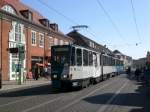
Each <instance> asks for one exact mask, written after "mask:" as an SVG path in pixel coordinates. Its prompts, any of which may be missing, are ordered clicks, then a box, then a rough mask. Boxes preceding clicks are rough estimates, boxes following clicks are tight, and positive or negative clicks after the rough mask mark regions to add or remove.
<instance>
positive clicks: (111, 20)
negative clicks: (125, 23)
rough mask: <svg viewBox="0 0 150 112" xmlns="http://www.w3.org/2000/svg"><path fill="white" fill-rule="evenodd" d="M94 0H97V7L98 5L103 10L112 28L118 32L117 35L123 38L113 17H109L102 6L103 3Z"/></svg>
mask: <svg viewBox="0 0 150 112" xmlns="http://www.w3.org/2000/svg"><path fill="white" fill-rule="evenodd" d="M96 1H97V3H98V5H99V7H100V8H101V9H102V10H103V12H104V13H105V15H106V17H107V18H108V19H109V21H110V22H111V24H112V26H113V28H114V29H115V30H116V32H117V33H118V35H119V37H120V38H121V39H123V40H124V38H123V36H122V34H121V32H120V30H119V28H118V27H117V25H116V23H115V22H114V21H113V19H112V18H111V16H110V14H109V13H108V12H107V11H106V9H105V8H104V6H103V4H102V3H101V1H100V0H96Z"/></svg>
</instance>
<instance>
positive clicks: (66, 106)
mask: <svg viewBox="0 0 150 112" xmlns="http://www.w3.org/2000/svg"><path fill="white" fill-rule="evenodd" d="M115 82H116V81H115ZM112 83H114V81H113V82H111V83H108V84H105V85H104V86H102V87H100V88H97V89H95V90H94V91H92V92H90V93H88V94H87V95H85V96H82V97H80V98H78V99H76V100H74V101H73V102H71V103H69V104H68V105H65V106H63V107H62V108H59V109H58V110H56V112H61V111H62V110H64V109H66V108H68V107H70V106H72V105H73V104H75V103H77V102H79V101H80V100H81V99H84V98H86V97H88V96H90V95H92V94H93V93H95V92H97V91H99V90H102V89H103V88H105V87H107V86H109V85H111V84H112Z"/></svg>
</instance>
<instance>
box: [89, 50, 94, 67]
mask: <svg viewBox="0 0 150 112" xmlns="http://www.w3.org/2000/svg"><path fill="white" fill-rule="evenodd" d="M89 66H93V53H92V52H91V51H90V52H89Z"/></svg>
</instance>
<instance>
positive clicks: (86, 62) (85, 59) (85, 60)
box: [83, 50, 89, 66]
mask: <svg viewBox="0 0 150 112" xmlns="http://www.w3.org/2000/svg"><path fill="white" fill-rule="evenodd" d="M88 57H89V56H88V51H87V50H83V66H88V64H89V59H88Z"/></svg>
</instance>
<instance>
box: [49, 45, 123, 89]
mask: <svg viewBox="0 0 150 112" xmlns="http://www.w3.org/2000/svg"><path fill="white" fill-rule="evenodd" d="M122 70H123V62H122V61H121V60H119V59H116V58H114V57H112V56H108V55H107V54H103V53H101V52H97V51H94V50H92V49H88V48H84V47H82V46H78V45H56V46H52V48H51V80H52V86H53V87H55V88H61V87H81V88H83V87H87V86H89V85H90V84H94V83H98V82H100V81H101V80H104V79H107V78H108V77H110V76H111V75H115V74H117V73H119V72H120V71H122Z"/></svg>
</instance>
